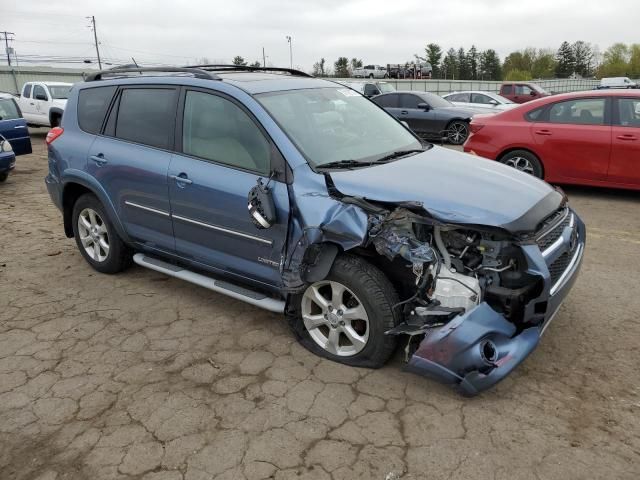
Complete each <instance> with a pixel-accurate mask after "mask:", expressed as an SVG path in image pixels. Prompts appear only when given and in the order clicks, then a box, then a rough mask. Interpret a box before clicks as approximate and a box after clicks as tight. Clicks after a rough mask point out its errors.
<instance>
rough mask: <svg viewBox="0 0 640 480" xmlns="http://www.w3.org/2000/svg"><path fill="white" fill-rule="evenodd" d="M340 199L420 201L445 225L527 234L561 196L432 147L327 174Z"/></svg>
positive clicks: (507, 170) (489, 164) (527, 178)
mask: <svg viewBox="0 0 640 480" xmlns="http://www.w3.org/2000/svg"><path fill="white" fill-rule="evenodd" d="M330 176H331V179H332V180H333V183H334V185H335V187H336V188H337V189H338V190H339V191H340V192H341V193H342V194H344V195H349V196H354V197H363V198H365V199H367V200H372V201H380V202H392V203H396V202H420V203H422V205H423V207H424V208H425V209H426V210H427V211H428V212H429V213H430V214H431V215H432V216H433V217H435V218H436V219H438V220H440V221H442V222H445V223H458V224H469V225H486V226H490V227H499V228H503V229H505V230H507V231H510V232H512V233H515V232H530V231H533V230H535V229H536V227H537V226H538V224H539V223H540V222H541V221H542V220H543V219H544V218H545V217H547V216H549V215H550V214H551V213H553V212H554V211H555V210H556V209H557V208H558V207H559V206H560V205H561V204H562V202H563V200H564V196H563V195H562V194H560V193H559V192H558V191H556V190H554V189H553V188H552V187H551V186H550V185H549V184H547V183H545V182H543V181H541V180H538V179H537V178H534V177H532V176H531V175H528V174H526V173H522V172H519V171H517V170H515V169H513V168H511V167H507V166H505V165H502V164H500V163H498V162H495V161H492V160H487V159H483V158H480V157H475V156H472V155H468V154H464V153H460V152H456V151H453V150H449V149H446V148H442V147H437V146H434V147H432V148H431V149H430V150H427V151H425V152H423V153H420V154H417V155H412V156H409V157H405V158H401V159H399V160H397V161H393V162H390V163H386V164H382V165H374V166H372V167H368V168H359V169H354V170H338V171H332V172H331V173H330Z"/></svg>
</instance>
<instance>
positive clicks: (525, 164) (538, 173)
mask: <svg viewBox="0 0 640 480" xmlns="http://www.w3.org/2000/svg"><path fill="white" fill-rule="evenodd" d="M498 161H499V162H500V163H503V164H505V165H508V166H509V167H512V168H515V169H516V170H520V171H521V172H524V173H528V174H529V175H533V176H534V177H537V178H544V171H543V169H542V163H541V162H540V159H539V158H538V157H536V156H535V155H534V154H533V153H531V152H528V151H527V150H513V151H512V152H508V153H506V154H504V155H503V156H502V157H501V158H500V159H499V160H498Z"/></svg>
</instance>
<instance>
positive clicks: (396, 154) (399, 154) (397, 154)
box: [370, 148, 427, 165]
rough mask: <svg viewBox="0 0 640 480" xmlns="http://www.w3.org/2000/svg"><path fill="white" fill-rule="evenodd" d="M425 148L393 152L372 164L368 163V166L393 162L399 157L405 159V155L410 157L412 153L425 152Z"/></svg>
mask: <svg viewBox="0 0 640 480" xmlns="http://www.w3.org/2000/svg"><path fill="white" fill-rule="evenodd" d="M426 150H427V149H426V148H424V149H423V148H414V149H413V150H398V151H397V152H393V153H390V154H389V155H385V156H384V157H380V158H378V159H376V160H374V161H373V162H370V164H371V165H372V164H374V163H385V162H388V161H389V160H393V159H396V158H400V157H405V156H407V155H411V154H412V153H421V152H424V151H426Z"/></svg>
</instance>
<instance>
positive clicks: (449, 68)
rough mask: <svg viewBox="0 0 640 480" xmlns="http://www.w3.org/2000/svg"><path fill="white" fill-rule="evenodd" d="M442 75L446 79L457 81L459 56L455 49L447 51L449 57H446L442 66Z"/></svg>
mask: <svg viewBox="0 0 640 480" xmlns="http://www.w3.org/2000/svg"><path fill="white" fill-rule="evenodd" d="M441 70H442V74H443V77H444V78H451V79H454V80H455V79H457V78H460V76H459V75H458V55H457V54H456V51H455V50H454V49H453V48H450V49H449V50H448V51H447V56H446V57H444V60H443V61H442V66H441Z"/></svg>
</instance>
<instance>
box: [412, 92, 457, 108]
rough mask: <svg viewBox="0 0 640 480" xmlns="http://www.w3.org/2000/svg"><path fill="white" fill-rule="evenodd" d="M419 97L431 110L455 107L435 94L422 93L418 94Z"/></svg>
mask: <svg viewBox="0 0 640 480" xmlns="http://www.w3.org/2000/svg"><path fill="white" fill-rule="evenodd" d="M420 97H422V98H423V99H424V101H425V102H427V103H428V104H429V106H430V107H431V108H447V107H454V106H455V105H454V104H453V103H451V102H450V101H449V100H447V99H445V98H442V97H439V96H438V95H436V94H435V93H429V92H422V93H420Z"/></svg>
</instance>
